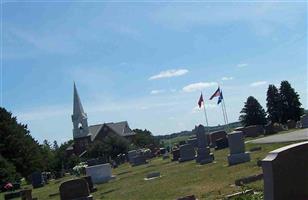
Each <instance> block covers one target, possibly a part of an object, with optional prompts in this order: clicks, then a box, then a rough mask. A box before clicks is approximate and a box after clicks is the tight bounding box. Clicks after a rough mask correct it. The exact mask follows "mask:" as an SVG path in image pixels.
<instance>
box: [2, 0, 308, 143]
mask: <svg viewBox="0 0 308 200" xmlns="http://www.w3.org/2000/svg"><path fill="white" fill-rule="evenodd" d="M2 19H3V21H2V53H3V54H2V67H3V68H2V71H3V75H2V106H4V107H5V108H6V109H8V110H9V111H11V112H12V113H13V114H14V115H15V116H17V119H18V121H20V122H22V123H26V124H28V127H29V129H30V131H31V134H32V135H33V136H34V137H35V138H36V139H37V140H39V141H40V142H41V141H42V140H43V139H48V140H50V141H53V140H57V141H58V142H64V141H66V140H68V139H71V138H72V123H71V114H72V109H73V105H72V101H73V81H75V82H76V85H77V88H78V91H79V95H80V98H81V101H82V103H83V106H84V109H85V111H86V112H87V114H88V121H89V124H96V123H103V122H111V121H113V122H117V121H122V120H127V121H128V122H129V124H130V126H131V128H147V129H149V130H150V131H152V132H153V133H154V134H155V135H158V134H169V133H172V132H177V131H181V130H191V129H192V128H194V126H195V125H196V124H200V123H204V121H205V120H204V117H203V112H202V110H199V109H198V108H197V107H196V106H197V101H198V99H199V96H200V91H201V90H202V92H203V93H204V96H205V99H206V108H207V113H208V118H209V124H210V125H217V124H223V117H222V114H221V108H220V107H218V106H217V105H216V100H214V101H208V100H207V99H208V98H209V96H210V95H211V94H212V93H213V92H214V91H215V90H216V89H217V84H220V85H221V87H222V89H223V92H224V97H225V102H226V107H227V112H228V117H229V121H236V120H237V119H238V117H239V112H240V110H241V108H242V107H243V103H244V101H245V100H246V98H247V97H248V96H250V95H253V96H255V97H256V98H257V99H258V100H259V102H260V103H261V104H262V105H263V106H264V108H265V104H266V101H265V99H266V89H267V86H268V84H276V85H279V83H280V81H281V80H289V81H290V83H291V84H292V86H293V87H294V88H295V90H296V91H297V92H298V93H299V94H300V97H301V102H302V104H303V106H304V107H306V108H307V3H206V2H204V3H177V2H170V3H168V2H164V3H140V2H139V3H138V2H131V3H125V2H122V3H121V2H114V3H110V2H109V3H108V2H84V3H80V2H79V3H78V2H55V3H51V2H49V3H48V2H47V1H45V2H41V3H39V2H32V3H31V2H27V3H22V2H9V1H8V2H6V3H3V4H2Z"/></svg>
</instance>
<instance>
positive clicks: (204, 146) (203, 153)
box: [196, 126, 214, 164]
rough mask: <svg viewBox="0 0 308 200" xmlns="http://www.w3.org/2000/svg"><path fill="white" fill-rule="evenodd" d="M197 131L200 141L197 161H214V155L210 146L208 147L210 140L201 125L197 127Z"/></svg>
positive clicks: (204, 162)
mask: <svg viewBox="0 0 308 200" xmlns="http://www.w3.org/2000/svg"><path fill="white" fill-rule="evenodd" d="M196 131H197V132H196V136H197V143H198V150H197V157H196V162H197V163H199V164H207V163H211V162H213V160H214V155H213V154H212V153H211V151H210V147H208V145H209V142H208V140H207V137H206V135H205V131H204V129H203V128H202V127H200V126H199V127H197V129H196Z"/></svg>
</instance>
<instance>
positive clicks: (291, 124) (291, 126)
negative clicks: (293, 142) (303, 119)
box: [287, 119, 296, 129]
mask: <svg viewBox="0 0 308 200" xmlns="http://www.w3.org/2000/svg"><path fill="white" fill-rule="evenodd" d="M287 126H288V129H293V128H295V127H296V121H294V120H291V119H289V120H288V121H287Z"/></svg>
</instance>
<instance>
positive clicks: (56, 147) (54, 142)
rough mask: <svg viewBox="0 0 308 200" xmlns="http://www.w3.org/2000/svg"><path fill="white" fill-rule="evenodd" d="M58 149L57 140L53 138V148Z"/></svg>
mask: <svg viewBox="0 0 308 200" xmlns="http://www.w3.org/2000/svg"><path fill="white" fill-rule="evenodd" d="M58 149H59V145H58V142H57V141H56V140H55V141H53V150H54V151H57V150H58Z"/></svg>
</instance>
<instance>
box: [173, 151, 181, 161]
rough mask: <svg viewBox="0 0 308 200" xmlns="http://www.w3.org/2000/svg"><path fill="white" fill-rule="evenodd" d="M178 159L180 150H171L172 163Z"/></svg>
mask: <svg viewBox="0 0 308 200" xmlns="http://www.w3.org/2000/svg"><path fill="white" fill-rule="evenodd" d="M179 158H180V149H173V150H172V161H178V160H179Z"/></svg>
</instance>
